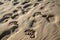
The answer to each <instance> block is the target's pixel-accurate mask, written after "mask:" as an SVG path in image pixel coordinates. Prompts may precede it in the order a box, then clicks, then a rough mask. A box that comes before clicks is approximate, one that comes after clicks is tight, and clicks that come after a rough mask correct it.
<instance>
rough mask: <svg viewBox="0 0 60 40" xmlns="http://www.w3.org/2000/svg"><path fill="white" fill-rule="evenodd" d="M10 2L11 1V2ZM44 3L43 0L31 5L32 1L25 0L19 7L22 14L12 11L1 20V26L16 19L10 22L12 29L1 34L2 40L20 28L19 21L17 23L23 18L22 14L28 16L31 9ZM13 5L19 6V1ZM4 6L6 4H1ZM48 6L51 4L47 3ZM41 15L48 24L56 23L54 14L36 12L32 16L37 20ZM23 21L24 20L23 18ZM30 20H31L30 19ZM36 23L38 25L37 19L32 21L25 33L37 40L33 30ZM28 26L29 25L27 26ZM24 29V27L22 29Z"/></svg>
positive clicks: (41, 8) (15, 0) (16, 0)
mask: <svg viewBox="0 0 60 40" xmlns="http://www.w3.org/2000/svg"><path fill="white" fill-rule="evenodd" d="M6 1H7V0H6ZM9 1H11V0H9ZM42 1H43V0H37V2H36V3H30V0H27V1H26V0H25V1H24V2H22V3H21V5H22V7H20V6H19V7H17V8H18V9H19V8H20V9H21V13H18V11H19V10H16V9H15V10H13V11H12V13H7V14H4V15H3V17H2V18H0V24H3V23H7V22H9V20H10V19H12V20H14V19H15V21H10V22H9V24H8V25H9V26H11V25H13V27H11V28H10V29H8V30H5V31H3V32H2V34H0V40H2V39H3V38H4V37H5V36H6V35H11V33H13V34H14V32H15V31H16V29H18V28H19V27H20V26H19V24H18V22H19V21H17V20H18V19H19V17H20V16H21V15H20V14H22V15H26V14H27V12H29V11H30V9H32V8H33V7H36V6H37V5H39V4H40V2H42ZM12 3H13V6H15V5H18V4H19V2H18V0H14V1H12ZM3 4H4V3H3V2H0V5H3ZM48 4H49V2H47V3H46V5H48ZM44 8H45V6H42V7H40V9H39V10H43V9H44ZM39 15H40V16H41V17H42V18H45V19H46V21H47V22H48V23H50V22H54V21H55V16H54V14H42V12H41V11H38V12H34V14H33V15H32V17H33V18H36V17H38V16H39ZM23 19H24V18H23ZM28 20H29V19H28ZM52 20H53V21H52ZM34 23H37V20H36V19H34V20H32V21H31V22H30V24H29V28H28V29H26V30H25V31H24V33H25V35H29V36H30V38H35V37H36V35H35V33H36V31H35V30H34V29H32V28H33V25H34ZM27 25H28V24H27ZM22 28H23V27H22ZM9 37H10V36H8V38H9Z"/></svg>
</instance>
